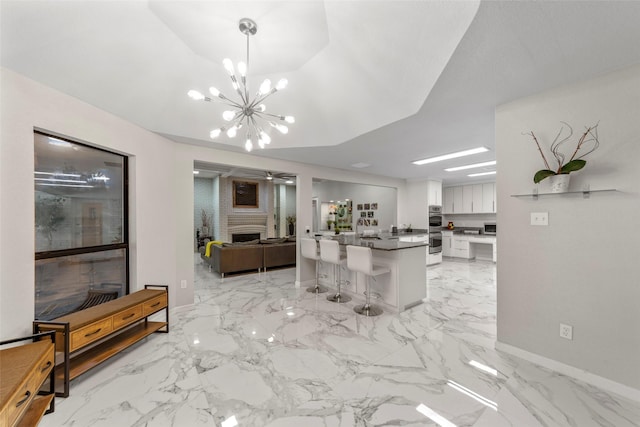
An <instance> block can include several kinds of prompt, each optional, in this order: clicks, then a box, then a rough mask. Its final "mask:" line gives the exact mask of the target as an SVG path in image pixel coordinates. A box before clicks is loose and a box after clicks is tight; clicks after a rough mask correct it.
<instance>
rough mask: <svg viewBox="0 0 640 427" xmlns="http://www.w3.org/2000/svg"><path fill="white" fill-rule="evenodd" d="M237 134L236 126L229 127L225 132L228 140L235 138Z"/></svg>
mask: <svg viewBox="0 0 640 427" xmlns="http://www.w3.org/2000/svg"><path fill="white" fill-rule="evenodd" d="M237 133H238V126H231V127H230V128H229V130H228V131H227V136H228V137H229V138H235V136H236V135H237Z"/></svg>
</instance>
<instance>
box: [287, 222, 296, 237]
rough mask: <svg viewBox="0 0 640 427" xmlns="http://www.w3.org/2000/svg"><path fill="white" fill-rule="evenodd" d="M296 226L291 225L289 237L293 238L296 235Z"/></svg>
mask: <svg viewBox="0 0 640 427" xmlns="http://www.w3.org/2000/svg"><path fill="white" fill-rule="evenodd" d="M295 231H296V230H295V225H294V224H291V223H290V224H289V236H293V235H294V234H295Z"/></svg>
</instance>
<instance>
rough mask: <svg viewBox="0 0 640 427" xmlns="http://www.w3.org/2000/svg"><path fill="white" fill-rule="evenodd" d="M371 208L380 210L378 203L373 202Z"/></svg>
mask: <svg viewBox="0 0 640 427" xmlns="http://www.w3.org/2000/svg"><path fill="white" fill-rule="evenodd" d="M371 210H372V211H375V210H378V204H377V203H371Z"/></svg>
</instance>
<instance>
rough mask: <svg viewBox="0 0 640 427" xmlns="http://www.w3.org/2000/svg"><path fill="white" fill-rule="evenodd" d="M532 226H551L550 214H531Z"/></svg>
mask: <svg viewBox="0 0 640 427" xmlns="http://www.w3.org/2000/svg"><path fill="white" fill-rule="evenodd" d="M531 225H549V212H531Z"/></svg>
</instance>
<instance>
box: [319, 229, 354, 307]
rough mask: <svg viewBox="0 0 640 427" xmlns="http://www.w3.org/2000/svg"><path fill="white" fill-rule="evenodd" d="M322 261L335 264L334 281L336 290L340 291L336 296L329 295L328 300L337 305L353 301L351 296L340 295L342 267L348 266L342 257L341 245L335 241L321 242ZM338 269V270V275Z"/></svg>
mask: <svg viewBox="0 0 640 427" xmlns="http://www.w3.org/2000/svg"><path fill="white" fill-rule="evenodd" d="M320 259H321V260H322V261H323V262H326V263H329V264H333V281H334V282H335V284H336V288H337V289H338V292H336V293H335V294H334V295H329V296H328V297H327V300H328V301H331V302H337V303H340V302H348V301H351V297H350V296H348V295H342V294H341V293H340V282H341V280H340V279H341V276H342V272H341V270H342V269H341V266H342V265H344V264H346V262H347V259H346V258H342V257H341V256H340V245H339V244H338V242H337V241H335V240H327V239H323V240H320ZM336 269H337V270H338V272H337V273H336Z"/></svg>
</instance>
